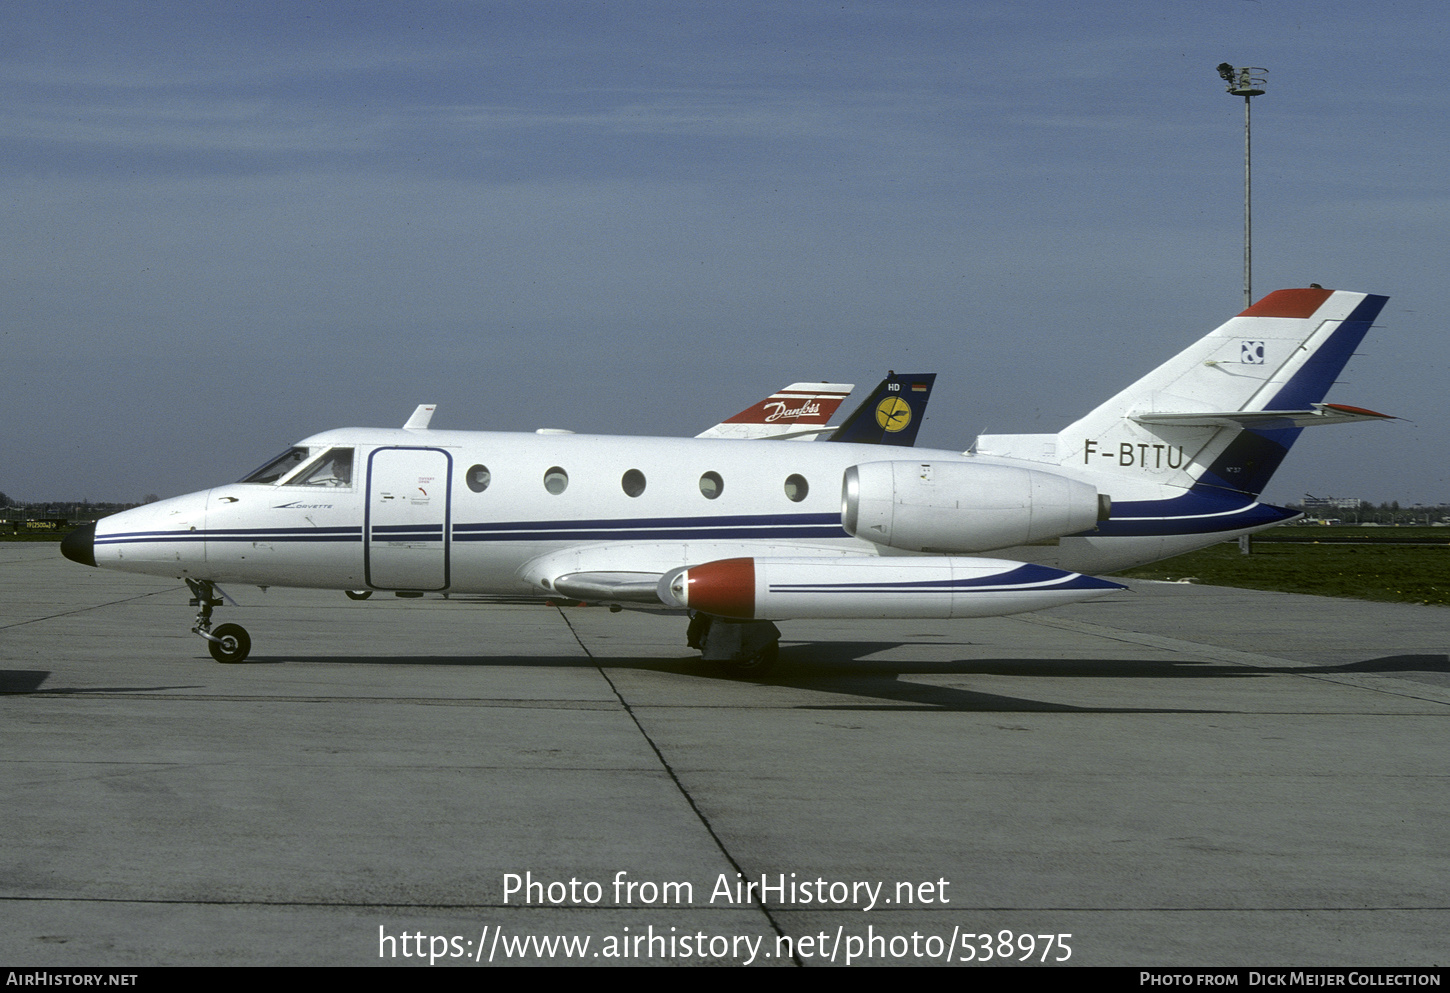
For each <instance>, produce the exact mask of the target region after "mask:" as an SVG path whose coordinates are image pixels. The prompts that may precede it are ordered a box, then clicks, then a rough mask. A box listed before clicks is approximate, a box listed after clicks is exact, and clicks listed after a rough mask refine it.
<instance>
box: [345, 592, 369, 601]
mask: <svg viewBox="0 0 1450 993" xmlns="http://www.w3.org/2000/svg"><path fill="white" fill-rule="evenodd" d="M343 592H344V593H346V594H347V598H348V599H349V600H366V599H367V598H368V597H370V596H372V595H373V591H372V590H343Z"/></svg>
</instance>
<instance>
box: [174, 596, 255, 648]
mask: <svg viewBox="0 0 1450 993" xmlns="http://www.w3.org/2000/svg"><path fill="white" fill-rule="evenodd" d="M186 585H187V586H189V587H191V606H193V607H195V608H197V610H196V623H195V624H194V625H192V628H191V633H192V634H197V635H200V636H201V637H203V638H205V639H206V649H207V651H209V652H211V657H212V658H214V659H216V660H217V661H218V662H241V661H243V660H244V659H246V657H247V654H248V653H249V652H251V650H252V637H251V635H249V634H247V629H246V628H244V627H242V626H241V625H240V624H218V625H217V626H216V628H215V629H213V628H212V626H211V612H212V610H213V609H214V608H216V607H220V606H221V605H222V604H223V603H225V602H226V601H224V600H221V599H218V597H217V594H218V593H221V590H220V589H218V588H217V585H216V584H215V583H213V582H212V581H211V580H209V579H188V580H187V581H186ZM222 596H226V594H225V593H222ZM233 602H234V603H235V601H233Z"/></svg>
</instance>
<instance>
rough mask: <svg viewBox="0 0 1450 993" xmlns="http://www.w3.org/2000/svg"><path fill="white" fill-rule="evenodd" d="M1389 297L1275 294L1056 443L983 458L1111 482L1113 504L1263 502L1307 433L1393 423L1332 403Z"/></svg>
mask: <svg viewBox="0 0 1450 993" xmlns="http://www.w3.org/2000/svg"><path fill="white" fill-rule="evenodd" d="M1386 299H1387V298H1386V297H1383V296H1375V295H1372V294H1367V293H1351V292H1348V291H1344V290H1326V289H1322V288H1320V287H1318V286H1315V287H1313V288H1310V289H1293V290H1276V291H1274V292H1273V293H1270V294H1269V295H1268V296H1266V297H1264V298H1263V299H1262V300H1260V301H1259V302H1258V303H1256V304H1254V305H1253V306H1252V307H1250V308H1248V309H1247V310H1245V311H1244V312H1243V313H1241V314H1239V315H1238V316H1237V317H1234V318H1233V319H1231V320H1230V321H1228V322H1227V323H1226V324H1224V325H1223V326H1222V327H1220V328H1218V329H1217V330H1216V331H1213V332H1212V333H1210V334H1209V335H1207V336H1206V337H1204V338H1201V339H1200V340H1199V341H1197V342H1195V343H1194V344H1192V345H1190V346H1189V347H1188V348H1186V349H1184V350H1183V351H1182V352H1180V353H1178V354H1177V355H1175V356H1174V357H1173V358H1171V359H1169V360H1168V361H1167V362H1165V363H1163V364H1162V365H1160V366H1159V367H1158V368H1156V369H1154V370H1153V371H1152V372H1150V373H1148V374H1147V375H1146V376H1144V377H1142V378H1141V379H1139V380H1138V381H1137V382H1135V383H1133V385H1131V386H1129V387H1128V388H1127V389H1125V390H1123V391H1121V392H1120V393H1118V394H1117V395H1116V396H1114V397H1113V398H1112V399H1110V400H1108V401H1107V402H1106V403H1104V404H1102V405H1101V406H1099V407H1097V408H1096V409H1095V410H1093V411H1092V412H1091V413H1089V414H1087V415H1086V416H1085V417H1083V418H1081V419H1080V420H1078V421H1076V422H1074V423H1073V424H1070V425H1069V426H1068V427H1066V428H1064V429H1063V430H1062V431H1061V432H1059V433H1058V434H1057V435H1056V436H1052V435H1002V436H983V437H982V438H979V439H978V443H977V451H979V452H981V453H983V454H1003V455H1008V454H1010V455H1013V456H1016V457H1018V458H1027V459H1032V460H1033V461H1043V462H1052V463H1055V464H1058V465H1062V466H1064V467H1066V466H1075V467H1077V468H1079V469H1084V470H1087V471H1090V472H1094V473H1096V472H1106V473H1109V474H1111V476H1112V477H1113V478H1112V482H1111V484H1110V486H1108V487H1105V489H1108V490H1109V491H1110V492H1112V494H1113V498H1114V500H1119V499H1135V498H1149V494H1150V492H1152V491H1155V490H1156V491H1158V492H1159V493H1161V487H1162V486H1164V485H1168V486H1174V487H1181V488H1184V489H1194V490H1198V491H1200V492H1209V491H1218V492H1232V493H1237V494H1240V495H1243V496H1248V497H1257V496H1258V495H1259V493H1261V492H1262V491H1263V489H1264V486H1265V485H1266V484H1267V483H1268V481H1269V478H1270V477H1271V476H1272V475H1273V474H1274V470H1276V469H1277V468H1278V467H1279V463H1280V462H1282V461H1283V458H1284V455H1285V454H1286V453H1287V452H1288V450H1289V447H1290V446H1291V445H1292V444H1293V443H1294V440H1295V439H1296V438H1298V436H1299V432H1300V430H1302V429H1303V428H1305V427H1308V426H1311V425H1315V424H1335V423H1343V422H1346V421H1352V420H1373V419H1383V418H1385V417H1386V416H1387V415H1384V414H1377V413H1375V412H1374V411H1370V410H1365V409H1363V408H1358V407H1346V406H1344V405H1341V404H1327V403H1324V397H1325V394H1327V393H1328V392H1329V388H1330V386H1332V385H1333V384H1334V381H1335V379H1336V378H1337V377H1338V376H1339V374H1340V373H1341V372H1342V371H1343V369H1344V366H1345V363H1347V362H1348V361H1349V358H1350V356H1351V355H1353V354H1354V350H1355V348H1356V347H1358V345H1359V343H1360V341H1361V340H1362V339H1363V338H1364V335H1365V332H1367V331H1368V330H1369V328H1370V325H1371V324H1373V323H1374V319H1375V317H1376V316H1377V315H1378V314H1379V312H1380V309H1381V308H1382V307H1383V306H1384V305H1385V301H1386Z"/></svg>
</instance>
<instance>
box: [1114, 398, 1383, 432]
mask: <svg viewBox="0 0 1450 993" xmlns="http://www.w3.org/2000/svg"><path fill="white" fill-rule="evenodd" d="M1131 419H1132V420H1135V421H1137V422H1138V423H1139V424H1177V425H1180V426H1183V427H1195V428H1206V427H1225V428H1261V429H1269V430H1272V429H1278V428H1307V427H1313V426H1314V425H1316V424H1349V423H1350V422H1352V421H1397V420H1399V418H1398V417H1395V416H1393V415H1392V414H1381V413H1379V412H1378V411H1374V410H1366V409H1365V408H1363V407H1349V406H1346V405H1345V404H1342V403H1316V404H1314V405H1313V406H1312V407H1311V409H1309V410H1216V411H1205V412H1202V413H1196V414H1169V413H1157V414H1134V415H1132V418H1131Z"/></svg>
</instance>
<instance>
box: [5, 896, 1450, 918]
mask: <svg viewBox="0 0 1450 993" xmlns="http://www.w3.org/2000/svg"><path fill="white" fill-rule="evenodd" d="M6 903H57V904H138V905H142V906H182V907H190V906H196V907H322V908H329V907H330V908H335V909H337V910H351V909H354V908H360V909H363V910H373V909H375V908H385V909H404V910H430V909H431V910H490V911H509V912H513V913H526V914H527V913H591V912H594V911H597V910H628V911H630V912H639V913H659V914H676V913H679V911H680V909H681V908H679V907H648V906H646V907H640V906H634V905H630V904H599V905H590V906H585V907H571V906H568V905H560V906H547V907H540V906H534V907H528V906H520V905H518V904H503V903H447V902H434V903H401V902H397V901H392V902H387V903H376V902H372V901H369V902H366V903H363V902H359V901H353V900H347V901H342V900H256V899H253V900H245V899H237V898H232V897H226V898H221V897H219V898H216V899H211V900H205V899H189V898H185V897H135V896H84V897H81V896H24V895H8V894H0V904H6ZM688 909H689V911H690V912H691V913H709V914H733V913H736V912H737V911H738V910H739V909H740V908H739V907H734V906H727V907H711V906H692V907H690V908H688ZM778 909H779V911H780V912H781V913H784V914H810V915H812V916H816V915H833V914H842V915H855V914H859V913H860V912H861V909H860V908H859V907H789V906H783V907H780V908H778ZM1445 911H1450V905H1445V906H1437V905H1430V906H1413V905H1406V904H1375V905H1367V904H1355V905H1354V906H1333V905H1327V904H1326V905H1313V906H1311V905H1305V904H1295V905H1294V906H1284V907H1259V906H1239V907H1227V906H1226V907H1153V906H1142V907H1103V906H1086V905H1081V904H1052V905H1042V906H1038V905H1036V904H1008V905H999V904H981V905H973V904H965V903H963V904H958V903H956V902H955V901H953V903H952V906H951V907H877V908H876V909H875V910H873V911H872V913H873V914H883V915H885V914H912V915H913V916H915V915H919V914H941V915H948V914H961V913H974V914H985V913H992V914H1017V913H1033V914H1042V913H1061V914H1358V913H1387V912H1392V913H1411V914H1413V913H1444V912H1445Z"/></svg>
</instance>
